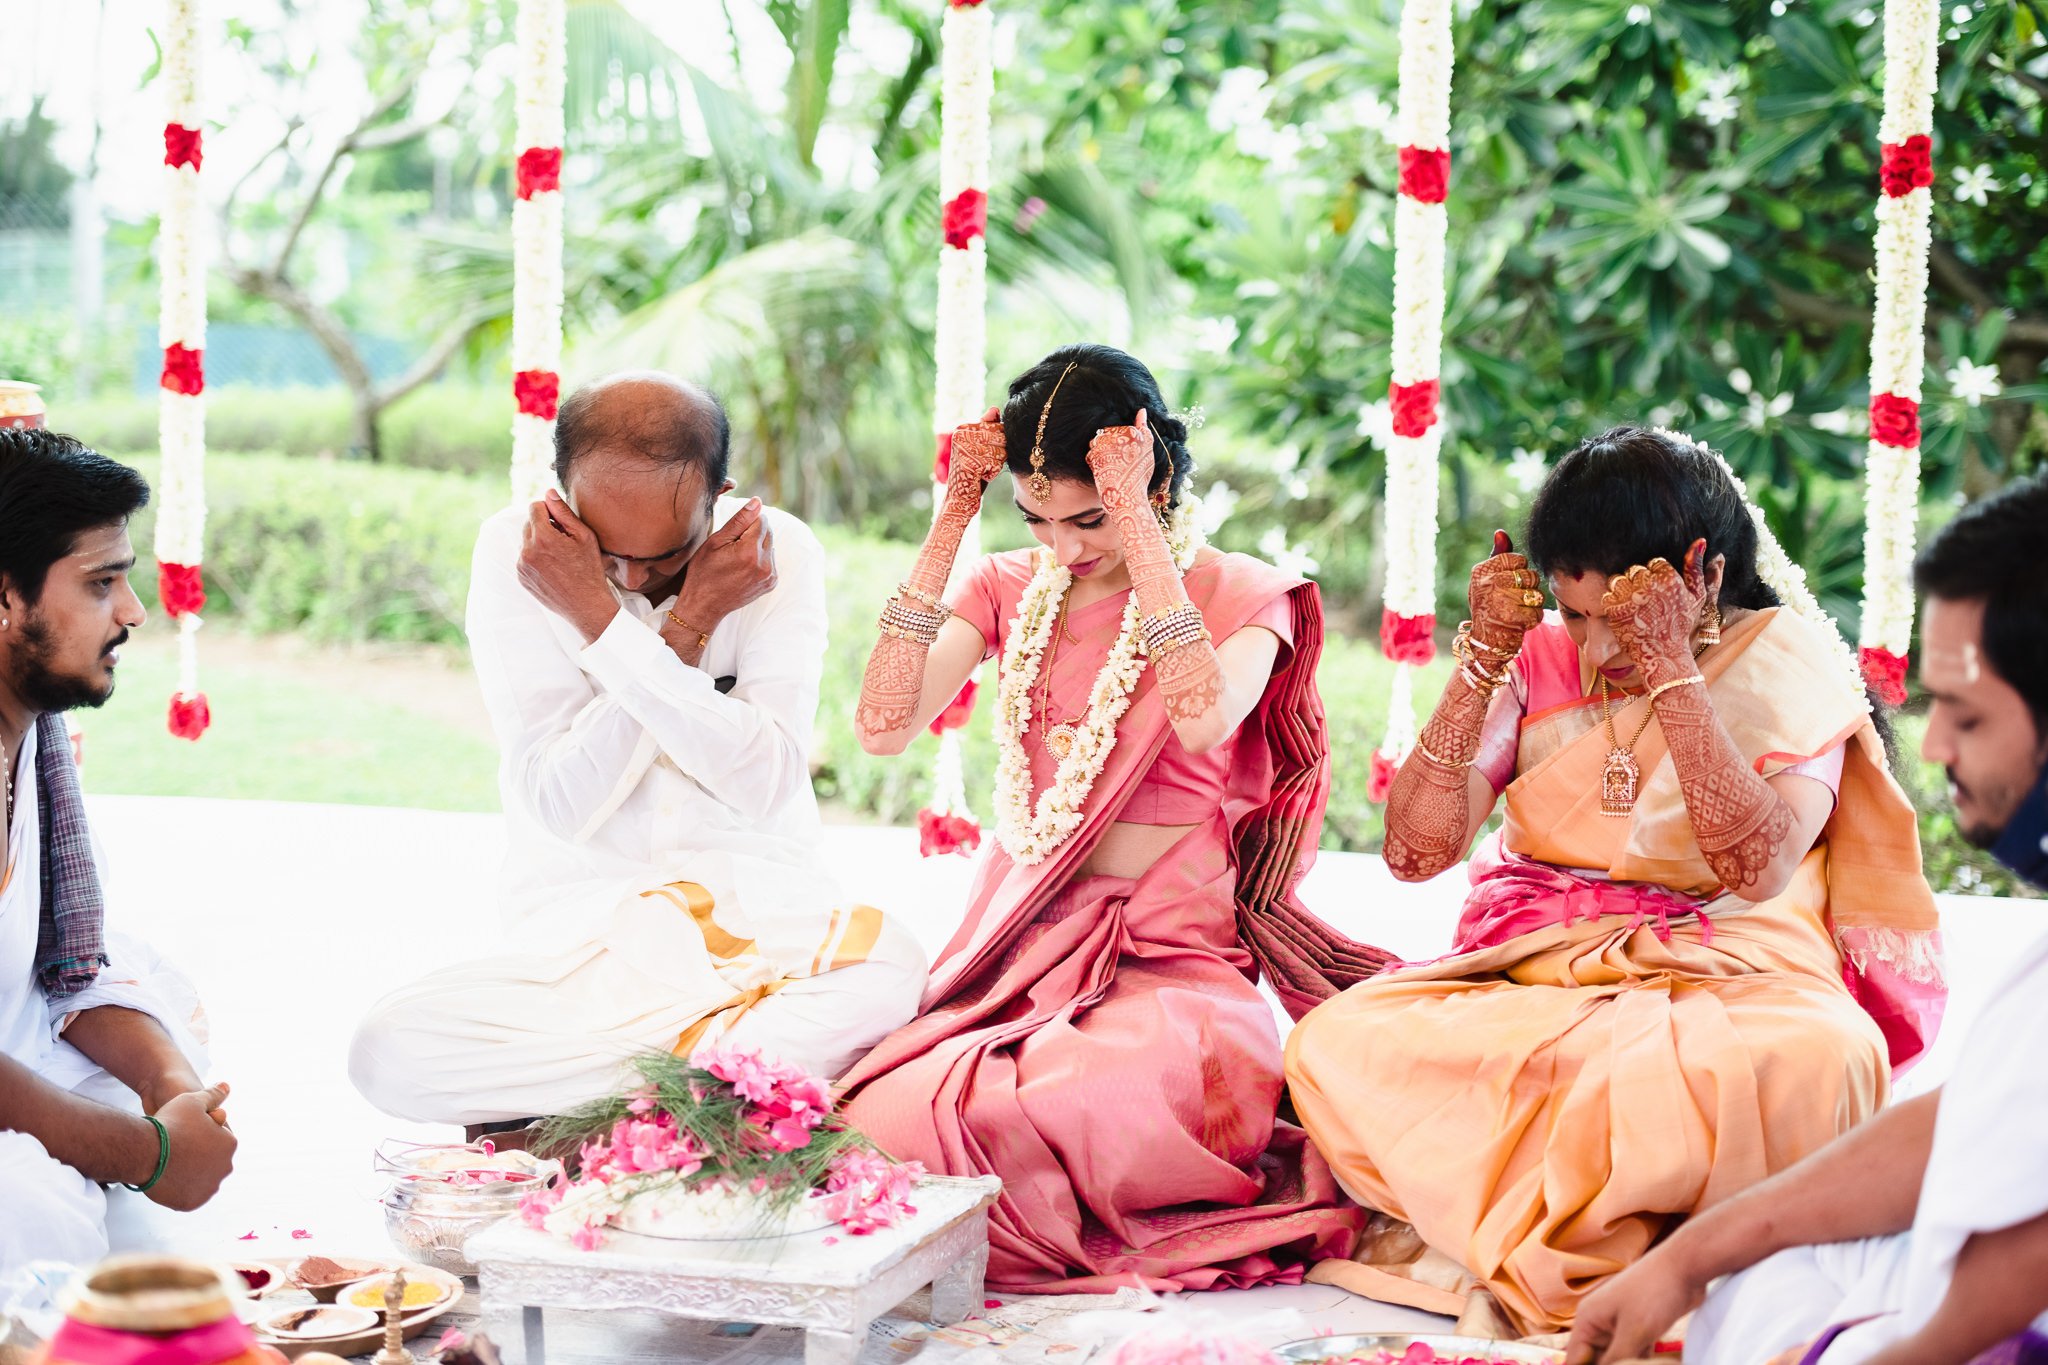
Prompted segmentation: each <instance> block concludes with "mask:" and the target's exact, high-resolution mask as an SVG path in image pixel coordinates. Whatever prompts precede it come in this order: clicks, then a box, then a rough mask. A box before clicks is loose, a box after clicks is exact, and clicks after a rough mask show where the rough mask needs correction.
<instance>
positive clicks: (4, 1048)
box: [0, 726, 51, 1071]
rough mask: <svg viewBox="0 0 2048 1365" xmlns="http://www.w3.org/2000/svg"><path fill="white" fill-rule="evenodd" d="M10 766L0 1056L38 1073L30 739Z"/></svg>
mask: <svg viewBox="0 0 2048 1365" xmlns="http://www.w3.org/2000/svg"><path fill="white" fill-rule="evenodd" d="M38 733H39V731H38V730H37V729H36V727H34V726H31V727H30V728H29V732H28V742H26V743H24V744H23V745H22V746H21V752H20V754H19V756H18V759H17V761H16V763H15V767H14V823H13V824H12V825H11V826H9V827H8V830H7V861H6V866H5V869H4V870H0V883H4V885H0V1053H5V1054H6V1055H7V1056H9V1057H12V1058H13V1059H14V1060H15V1061H17V1062H20V1063H21V1064H22V1065H23V1066H25V1067H27V1068H29V1069H30V1070H31V1071H40V1070H42V1068H43V1063H44V1061H45V1059H46V1057H47V1054H48V1053H49V1050H50V1043H51V1037H50V1012H49V1009H48V1007H47V1006H46V1005H45V1004H44V1000H43V992H42V988H41V987H39V986H37V985H36V979H35V969H36V939H37V936H38V935H39V934H40V932H41V930H42V916H43V876H42V866H43V865H42V852H43V850H42V831H41V828H40V821H39V818H38V816H37V813H36V812H37V807H36V736H37V734H38Z"/></svg>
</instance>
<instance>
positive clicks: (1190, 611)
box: [1138, 602, 1211, 657]
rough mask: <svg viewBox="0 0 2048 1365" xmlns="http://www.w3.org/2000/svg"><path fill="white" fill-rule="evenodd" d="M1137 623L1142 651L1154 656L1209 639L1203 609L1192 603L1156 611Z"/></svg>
mask: <svg viewBox="0 0 2048 1365" xmlns="http://www.w3.org/2000/svg"><path fill="white" fill-rule="evenodd" d="M1138 626H1139V629H1140V630H1141V631H1142V632H1143V633H1144V638H1145V652H1146V653H1147V654H1149V655H1153V656H1155V657H1156V656H1158V655H1161V654H1170V653H1172V652H1173V651H1174V650H1176V649H1179V648H1180V647H1181V646H1182V645H1191V644H1194V643H1195V642H1196V641H1198V640H1208V639H1210V638H1211V637H1210V635H1209V627H1208V626H1206V625H1204V624H1203V623H1202V609H1201V608H1200V607H1198V606H1196V605H1195V604H1194V603H1192V602H1183V603H1181V604H1180V605H1179V606H1177V607H1168V608H1167V609H1166V610H1165V611H1155V612H1153V613H1152V614H1151V615H1150V616H1147V617H1146V618H1144V620H1142V621H1140V622H1139V623H1138Z"/></svg>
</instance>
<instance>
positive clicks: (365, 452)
mask: <svg viewBox="0 0 2048 1365" xmlns="http://www.w3.org/2000/svg"><path fill="white" fill-rule="evenodd" d="M383 415H384V405H383V404H382V403H380V402H378V401H377V395H376V394H375V393H374V392H368V393H366V392H364V391H363V390H361V389H358V388H356V387H355V386H354V385H353V384H351V385H350V386H349V419H348V448H349V453H350V454H351V455H359V456H361V457H362V458H363V459H366V460H368V461H369V462H370V463H371V464H382V463H383V461H384V442H383V438H382V437H381V436H380V435H379V433H378V430H377V419H378V418H380V417H382V416H383Z"/></svg>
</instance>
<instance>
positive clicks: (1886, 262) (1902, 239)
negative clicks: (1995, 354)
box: [1860, 0, 1941, 706]
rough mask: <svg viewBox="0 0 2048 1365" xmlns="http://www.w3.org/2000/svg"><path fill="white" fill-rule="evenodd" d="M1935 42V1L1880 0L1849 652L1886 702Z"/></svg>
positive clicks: (1911, 444)
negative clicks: (1861, 459)
mask: <svg viewBox="0 0 2048 1365" xmlns="http://www.w3.org/2000/svg"><path fill="white" fill-rule="evenodd" d="M1940 39H1941V6H1940V5H1939V4H1937V3H1934V0H1891V2H1890V3H1889V4H1887V5H1886V6H1885V12H1884V65H1885V75H1884V119H1883V121H1882V123H1880V124H1879V129H1878V137H1879V139H1880V141H1881V143H1882V146H1881V148H1880V159H1879V162H1878V198H1877V235H1876V255H1877V303H1876V306H1875V309H1874V315H1873V317H1872V321H1871V329H1870V444H1869V446H1868V447H1867V453H1866V457H1865V470H1864V475H1865V480H1864V526H1863V630H1862V650H1861V652H1860V659H1861V662H1862V666H1863V676H1864V678H1865V679H1866V680H1867V681H1868V682H1869V684H1870V685H1871V686H1872V687H1873V688H1875V689H1876V690H1877V691H1878V693H1879V694H1880V695H1882V696H1883V698H1884V700H1885V701H1886V702H1888V703H1890V704H1891V705H1893V706H1897V705H1899V704H1900V703H1902V702H1904V701H1905V700H1906V659H1907V653H1908V651H1909V650H1910V648H1911V646H1912V642H1913V581H1912V568H1913V550H1914V541H1915V539H1916V534H1917V530H1918V520H1919V511H1920V381H1921V374H1922V370H1923V368H1924V367H1925V364H1926V357H1927V341H1926V325H1927V256H1928V252H1929V250H1930V248H1931V247H1932V245H1933V233H1932V229H1931V227H1930V220H1931V218H1932V216H1933V212H1934V190H1933V185H1934V138H1933V130H1934V86H1935V69H1936V65H1937V59H1938V54H1939V50H1940Z"/></svg>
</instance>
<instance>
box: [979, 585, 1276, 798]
mask: <svg viewBox="0 0 2048 1365" xmlns="http://www.w3.org/2000/svg"><path fill="white" fill-rule="evenodd" d="M1030 581H1031V569H1030V564H1029V560H1028V559H1026V560H1025V561H1024V562H1023V563H1022V564H1021V565H1020V564H1018V563H1016V562H1014V561H1013V559H1012V557H1011V556H1008V555H996V556H992V557H991V558H989V559H985V560H983V561H982V562H981V564H980V565H979V566H977V568H976V570H975V572H974V573H973V574H971V575H970V576H969V577H968V578H967V579H966V581H964V582H963V583H962V584H961V585H960V589H959V591H958V592H957V593H956V594H955V595H954V598H953V601H952V603H951V605H952V607H953V610H954V612H955V613H956V614H957V615H958V616H959V617H960V618H961V619H962V620H964V621H966V622H968V623H969V624H971V625H973V626H974V627H975V628H976V629H978V630H980V631H981V636H982V639H983V640H984V641H986V642H987V651H986V653H984V654H983V656H982V657H983V658H984V659H986V658H990V657H993V656H994V654H995V652H996V650H997V649H999V648H1000V647H1001V638H1002V635H1003V633H1004V632H1006V631H1007V630H1008V629H1009V625H1010V621H1011V618H1012V617H1014V616H1015V615H1016V614H1017V602H1018V599H1019V598H1020V597H1021V596H1022V595H1023V592H1024V587H1025V585H1026V584H1028V583H1029V582H1030ZM1129 597H1130V594H1129V593H1127V592H1120V593H1117V594H1115V595H1114V596H1112V597H1108V598H1105V599H1103V600H1102V601H1100V602H1091V603H1089V604H1088V605H1087V606H1085V607H1083V608H1081V610H1079V611H1077V612H1073V613H1071V614H1069V616H1068V617H1067V621H1066V625H1065V627H1064V629H1063V634H1064V636H1065V638H1064V639H1062V640H1061V641H1060V642H1059V647H1058V648H1057V649H1054V648H1048V649H1047V650H1046V654H1047V657H1048V658H1049V659H1050V660H1051V667H1050V668H1049V669H1046V668H1045V666H1044V665H1043V664H1041V665H1040V667H1041V673H1040V681H1041V683H1043V682H1044V681H1045V679H1046V678H1047V677H1048V676H1050V679H1051V695H1050V698H1049V701H1050V705H1049V707H1047V708H1046V709H1048V710H1049V711H1050V712H1051V714H1052V718H1053V723H1054V724H1057V723H1059V722H1061V721H1078V720H1079V719H1080V718H1081V717H1082V716H1084V715H1086V714H1087V711H1088V694H1089V692H1090V691H1091V690H1092V689H1093V688H1094V686H1095V675H1096V673H1097V672H1098V671H1099V670H1100V669H1101V667H1102V661H1103V659H1104V657H1106V655H1105V650H1104V649H1091V650H1082V649H1079V648H1075V647H1072V643H1071V642H1072V641H1073V640H1076V639H1087V638H1091V637H1094V636H1098V635H1100V636H1103V638H1104V639H1113V638H1114V637H1115V634H1116V630H1117V625H1118V623H1119V622H1120V621H1121V619H1122V616H1123V611H1124V604H1125V602H1126V601H1127V600H1128V599H1129ZM1291 616H1292V613H1291V611H1290V610H1289V607H1288V601H1287V594H1286V593H1285V592H1276V593H1275V594H1274V596H1273V599H1272V600H1271V601H1269V602H1267V603H1266V604H1265V605H1264V606H1263V607H1261V608H1259V610H1258V611H1256V612H1254V613H1253V614H1252V617H1251V619H1250V620H1248V621H1246V622H1245V623H1244V625H1246V626H1261V627H1263V628H1265V629H1266V630H1269V631H1271V632H1273V634H1275V635H1277V636H1279V637H1280V657H1279V658H1278V659H1277V660H1275V662H1274V665H1273V666H1274V670H1275V671H1276V672H1277V671H1279V670H1280V669H1282V668H1284V667H1286V665H1287V662H1288V657H1289V655H1290V654H1291V653H1292V652H1293V649H1294V626H1293V622H1292V620H1291V619H1290V618H1291ZM1242 628H1243V627H1239V629H1242ZM1218 638H1219V643H1220V641H1221V637H1218ZM1105 648H1106V647H1105ZM1039 713H1040V703H1039V700H1038V693H1037V691H1036V690H1035V689H1034V691H1033V694H1032V710H1031V714H1032V732H1031V734H1030V736H1029V738H1028V739H1027V742H1026V745H1025V748H1026V751H1027V752H1028V753H1029V755H1030V758H1031V786H1032V790H1033V791H1034V792H1040V791H1044V790H1045V789H1046V788H1047V787H1048V786H1050V785H1051V783H1052V779H1053V774H1054V772H1055V771H1056V770H1057V769H1058V767H1059V762H1058V760H1057V759H1055V758H1054V757H1053V756H1052V752H1051V751H1050V750H1049V749H1047V748H1046V747H1045V743H1044V728H1043V726H1042V725H1041V723H1040V721H1039ZM1236 747H1237V740H1236V737H1235V736H1233V737H1232V738H1231V739H1230V740H1229V741H1227V742H1225V743H1223V744H1219V745H1217V746H1216V747H1215V748H1214V749H1211V750H1210V751H1209V752H1208V753H1206V754H1191V753H1189V752H1188V751H1187V750H1186V749H1185V748H1184V747H1182V745H1181V742H1180V736H1178V735H1175V734H1171V733H1169V734H1168V735H1167V737H1166V747H1165V748H1163V749H1161V750H1160V751H1159V757H1158V758H1157V759H1155V760H1154V761H1153V764H1152V767H1151V768H1150V769H1149V770H1147V772H1146V773H1145V775H1144V777H1143V778H1141V779H1140V780H1139V782H1138V787H1137V790H1135V791H1133V792H1132V793H1131V795H1130V799H1129V800H1127V801H1126V802H1125V803H1124V806H1123V809H1122V810H1121V811H1119V812H1118V813H1117V819H1119V820H1122V821H1124V822H1126V823H1128V824H1133V825H1199V824H1201V823H1202V822H1203V821H1204V820H1207V819H1208V818H1209V817H1210V816H1212V815H1214V814H1215V813H1216V810H1217V807H1218V806H1219V805H1221V804H1222V801H1223V796H1224V790H1225V788H1226V787H1227V785H1228V784H1229V780H1230V771H1231V766H1232V758H1233V755H1234V753H1235V750H1236Z"/></svg>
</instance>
